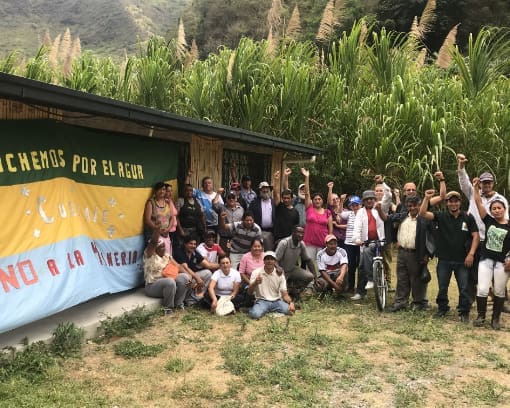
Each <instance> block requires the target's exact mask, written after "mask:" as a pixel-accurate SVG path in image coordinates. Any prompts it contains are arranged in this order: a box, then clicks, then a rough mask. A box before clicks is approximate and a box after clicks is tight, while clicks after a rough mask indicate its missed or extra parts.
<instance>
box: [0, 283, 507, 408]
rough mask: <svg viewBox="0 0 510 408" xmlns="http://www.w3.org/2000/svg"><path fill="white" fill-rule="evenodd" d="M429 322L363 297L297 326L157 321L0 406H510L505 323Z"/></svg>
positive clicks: (197, 313) (331, 303)
mask: <svg viewBox="0 0 510 408" xmlns="http://www.w3.org/2000/svg"><path fill="white" fill-rule="evenodd" d="M434 282H435V280H434V279H433V282H432V284H434ZM451 289H452V294H454V292H455V288H454V287H453V286H452V287H451ZM436 291H437V289H436V288H434V287H432V288H430V290H429V297H430V299H432V300H433V299H434V298H435V293H436ZM454 296H455V294H454ZM453 299H454V301H453V302H452V303H453V306H455V305H456V298H455V297H453ZM433 312H434V310H432V311H429V312H412V311H406V312H400V313H395V314H392V313H383V314H380V313H378V312H376V310H375V304H374V301H373V297H370V296H369V297H368V298H367V299H365V300H364V301H363V302H361V303H353V302H351V301H350V300H346V301H340V300H338V299H336V298H333V297H326V298H325V299H322V300H319V299H317V298H312V299H310V300H308V301H307V302H306V303H304V304H303V305H302V309H301V310H300V311H298V313H297V314H296V315H295V316H293V317H290V318H287V317H271V316H268V317H265V318H263V319H261V320H260V321H251V320H249V318H248V317H247V316H246V315H245V314H237V315H235V316H227V317H223V318H220V317H216V316H212V315H210V314H209V313H208V312H207V311H201V310H187V311H185V312H178V313H176V314H174V315H173V316H172V317H166V316H157V317H156V318H155V319H154V320H153V324H152V326H151V327H148V328H146V329H145V330H143V331H141V332H139V333H137V334H133V335H131V336H128V337H117V338H112V339H110V340H109V341H108V342H104V341H103V342H92V341H89V342H88V343H87V344H86V345H85V347H84V350H83V352H82V356H81V357H80V358H71V359H66V360H58V361H59V363H58V364H57V365H54V366H51V367H50V369H49V370H48V372H47V373H46V375H45V376H43V377H42V378H37V379H36V380H34V379H30V378H23V377H20V376H14V377H10V378H8V380H7V381H3V385H2V387H0V406H1V407H23V406H26V407H54V406H68V407H76V406H86V407H89V406H90V407H92V406H94V407H96V406H105V407H115V406H117V407H168V406H175V407H206V406H207V407H211V406H214V407H275V406H276V407H309V406H317V407H327V406H330V407H447V406H448V407H449V406H452V404H454V406H464V407H474V406H476V407H479V406H491V407H493V406H508V401H509V397H510V331H509V329H508V328H506V327H510V322H509V318H508V315H505V316H503V319H504V320H503V324H504V326H506V327H505V328H504V329H503V330H501V331H500V332H495V331H493V330H491V329H489V328H488V327H485V328H474V327H473V326H472V325H469V326H468V325H462V324H461V323H459V322H458V318H457V317H456V316H455V314H454V313H451V314H450V315H449V316H448V317H447V318H445V319H440V320H435V319H433V318H432V314H433ZM505 320H506V322H505Z"/></svg>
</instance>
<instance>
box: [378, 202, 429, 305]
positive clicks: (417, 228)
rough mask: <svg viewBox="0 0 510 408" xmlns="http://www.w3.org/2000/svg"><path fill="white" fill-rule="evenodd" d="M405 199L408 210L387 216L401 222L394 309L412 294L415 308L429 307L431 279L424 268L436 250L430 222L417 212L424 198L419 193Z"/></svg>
mask: <svg viewBox="0 0 510 408" xmlns="http://www.w3.org/2000/svg"><path fill="white" fill-rule="evenodd" d="M406 203H407V214H403V213H394V214H390V215H389V216H388V217H387V219H388V221H389V222H392V223H396V224H398V230H397V245H398V255H397V288H396V293H395V302H394V303H393V306H392V307H391V308H390V311H391V312H396V311H399V310H402V309H405V308H406V307H407V304H408V301H409V295H410V294H412V297H413V307H414V310H426V309H427V308H428V300H427V283H428V282H423V280H422V279H421V271H422V268H424V267H426V265H427V263H428V261H429V259H430V257H431V256H432V253H433V252H434V251H433V250H434V248H433V243H432V242H431V241H430V239H431V237H430V236H429V234H428V232H429V231H428V228H429V224H430V222H429V221H427V220H426V219H425V218H423V217H420V216H418V212H419V210H420V204H421V200H420V198H419V197H418V196H417V195H414V196H412V197H408V198H407V200H406ZM384 218H385V216H383V219H384Z"/></svg>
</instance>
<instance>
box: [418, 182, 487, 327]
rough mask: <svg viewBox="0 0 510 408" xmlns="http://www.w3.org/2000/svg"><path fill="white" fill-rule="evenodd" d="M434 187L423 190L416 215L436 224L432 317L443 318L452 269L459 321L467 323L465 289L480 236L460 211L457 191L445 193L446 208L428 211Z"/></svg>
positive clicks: (469, 302) (468, 306)
mask: <svg viewBox="0 0 510 408" xmlns="http://www.w3.org/2000/svg"><path fill="white" fill-rule="evenodd" d="M434 194H435V190H427V191H425V197H424V199H423V202H422V204H421V207H420V212H419V215H420V216H421V217H424V218H425V219H427V220H430V221H436V223H437V235H436V239H437V241H436V255H437V258H438V262H437V281H438V285H439V292H438V294H437V298H436V303H437V306H438V311H437V313H436V314H435V316H434V317H444V316H446V314H447V313H448V310H449V309H450V306H449V305H448V286H449V285H450V279H451V276H452V272H453V273H454V274H455V280H456V281H457V286H458V288H459V304H458V306H457V310H458V312H459V316H460V319H461V321H462V322H463V323H469V311H470V309H471V299H470V296H469V292H468V278H469V268H471V267H472V266H473V261H474V256H475V252H476V249H477V248H478V243H479V241H480V236H479V234H478V227H477V225H476V222H475V219H474V218H473V216H472V215H470V214H466V213H465V212H463V211H461V209H460V205H461V196H460V194H459V193H458V192H457V191H450V192H448V193H447V194H446V197H445V201H446V207H447V210H446V211H434V212H431V211H428V207H429V201H430V199H431V198H432V197H433V196H434Z"/></svg>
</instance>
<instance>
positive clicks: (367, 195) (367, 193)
mask: <svg viewBox="0 0 510 408" xmlns="http://www.w3.org/2000/svg"><path fill="white" fill-rule="evenodd" d="M362 197H363V200H366V199H367V198H375V192H374V190H365V191H363V195H362Z"/></svg>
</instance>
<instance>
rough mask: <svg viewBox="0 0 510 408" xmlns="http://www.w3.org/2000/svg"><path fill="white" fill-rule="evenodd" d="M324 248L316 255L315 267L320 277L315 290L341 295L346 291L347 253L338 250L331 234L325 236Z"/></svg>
mask: <svg viewBox="0 0 510 408" xmlns="http://www.w3.org/2000/svg"><path fill="white" fill-rule="evenodd" d="M324 242H325V243H326V247H325V248H323V249H321V250H320V251H319V252H318V253H317V265H318V267H319V271H320V273H321V277H320V278H319V279H317V285H316V287H317V290H318V291H319V292H324V293H325V292H328V291H330V290H331V289H334V290H335V292H336V293H342V292H344V291H345V290H346V289H347V284H348V280H347V265H348V260H347V252H345V249H343V248H339V247H338V246H337V245H338V241H337V239H336V237H335V236H334V235H333V234H329V235H326V238H325V239H324Z"/></svg>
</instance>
